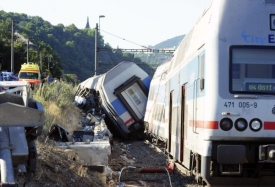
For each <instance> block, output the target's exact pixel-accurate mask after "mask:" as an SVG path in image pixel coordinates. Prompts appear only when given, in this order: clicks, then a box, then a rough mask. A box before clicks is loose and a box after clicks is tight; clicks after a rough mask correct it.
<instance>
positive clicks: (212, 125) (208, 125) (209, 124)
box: [189, 120, 219, 129]
mask: <svg viewBox="0 0 275 187" xmlns="http://www.w3.org/2000/svg"><path fill="white" fill-rule="evenodd" d="M193 125H194V126H195V127H197V128H203V129H219V122H218V121H193V120H190V121H189V126H193Z"/></svg>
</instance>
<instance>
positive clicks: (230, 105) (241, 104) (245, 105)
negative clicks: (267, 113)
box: [224, 102, 258, 108]
mask: <svg viewBox="0 0 275 187" xmlns="http://www.w3.org/2000/svg"><path fill="white" fill-rule="evenodd" d="M224 106H225V107H226V108H234V107H235V102H225V103H224ZM236 107H239V108H250V107H251V108H257V107H258V104H257V102H254V103H250V102H238V105H237V106H236Z"/></svg>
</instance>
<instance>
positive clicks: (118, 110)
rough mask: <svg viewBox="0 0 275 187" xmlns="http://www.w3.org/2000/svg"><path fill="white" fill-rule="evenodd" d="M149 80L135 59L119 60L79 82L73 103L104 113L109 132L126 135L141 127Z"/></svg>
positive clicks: (121, 135)
mask: <svg viewBox="0 0 275 187" xmlns="http://www.w3.org/2000/svg"><path fill="white" fill-rule="evenodd" d="M150 81H151V78H150V77H149V75H148V74H147V73H146V72H145V71H143V70H142V69H141V68H140V67H139V66H137V65H136V64H135V63H133V62H121V63H120V64H118V65H117V66H115V67H114V68H112V69H111V70H109V71H108V72H107V73H105V74H101V75H98V76H94V77H91V78H89V79H87V80H85V81H84V82H82V83H80V84H79V86H78V89H77V91H76V94H75V103H76V104H77V105H78V106H79V107H82V108H86V109H87V110H92V111H93V112H94V113H97V112H99V113H100V112H102V113H104V114H105V115H106V117H105V120H106V123H107V124H108V127H109V129H110V130H111V131H112V133H113V134H114V135H119V136H120V137H121V138H124V139H128V138H129V136H130V134H133V132H137V131H138V130H139V129H141V127H142V124H143V118H144V114H145V107H146V102H147V95H148V90H149V86H150ZM101 109H102V111H99V110H101Z"/></svg>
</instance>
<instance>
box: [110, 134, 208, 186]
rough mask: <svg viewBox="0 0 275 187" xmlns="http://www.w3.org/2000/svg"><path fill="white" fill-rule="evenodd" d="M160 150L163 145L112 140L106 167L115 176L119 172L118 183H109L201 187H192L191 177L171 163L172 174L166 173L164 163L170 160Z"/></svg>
mask: <svg viewBox="0 0 275 187" xmlns="http://www.w3.org/2000/svg"><path fill="white" fill-rule="evenodd" d="M164 150H165V144H162V143H158V144H156V142H155V141H152V140H151V139H144V140H131V141H123V140H119V139H114V143H113V147H112V154H111V156H110V158H109V167H110V169H111V170H112V171H114V172H118V173H119V172H121V170H122V173H121V176H120V181H112V182H113V183H114V184H115V183H119V182H120V183H122V184H123V185H124V186H125V187H126V186H129V187H130V186H131V187H141V186H152V187H166V186H167V187H169V186H173V187H183V186H187V187H195V186H196V187H203V186H202V185H198V184H196V182H195V180H194V178H193V177H192V176H188V175H187V172H186V171H185V169H184V168H183V167H182V166H181V165H180V164H175V168H174V170H173V171H170V170H166V168H167V167H166V163H167V161H168V160H169V159H170V158H169V156H168V155H167V154H166V153H165V151H164ZM107 178H108V177H107ZM109 184H110V181H109ZM110 186H112V185H110ZM114 186H115V185H113V186H112V187H114Z"/></svg>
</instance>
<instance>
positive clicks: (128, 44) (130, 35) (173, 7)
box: [0, 0, 211, 49]
mask: <svg viewBox="0 0 275 187" xmlns="http://www.w3.org/2000/svg"><path fill="white" fill-rule="evenodd" d="M210 3H211V0H0V9H1V10H4V11H5V12H17V13H25V14H27V15H29V16H39V17H42V18H43V19H44V20H46V21H49V22H50V23H51V24H52V25H57V24H59V23H62V24H64V25H65V26H68V25H70V24H74V25H75V26H76V27H77V28H79V29H81V28H84V27H85V25H86V21H87V17H89V23H90V27H91V28H95V26H96V23H99V15H104V16H105V18H101V19H100V29H101V31H102V32H101V35H103V37H104V40H105V42H108V43H109V44H110V45H111V46H112V47H113V48H116V47H119V48H123V49H124V48H127V49H139V48H141V46H147V45H156V44H158V43H160V42H162V41H164V40H167V39H170V38H173V37H175V36H179V35H183V34H186V33H188V32H189V30H190V29H191V28H192V27H193V25H194V24H195V23H196V21H197V19H198V18H199V17H200V16H201V14H202V13H203V11H204V10H205V9H206V8H207V7H208V6H209V5H210Z"/></svg>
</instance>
